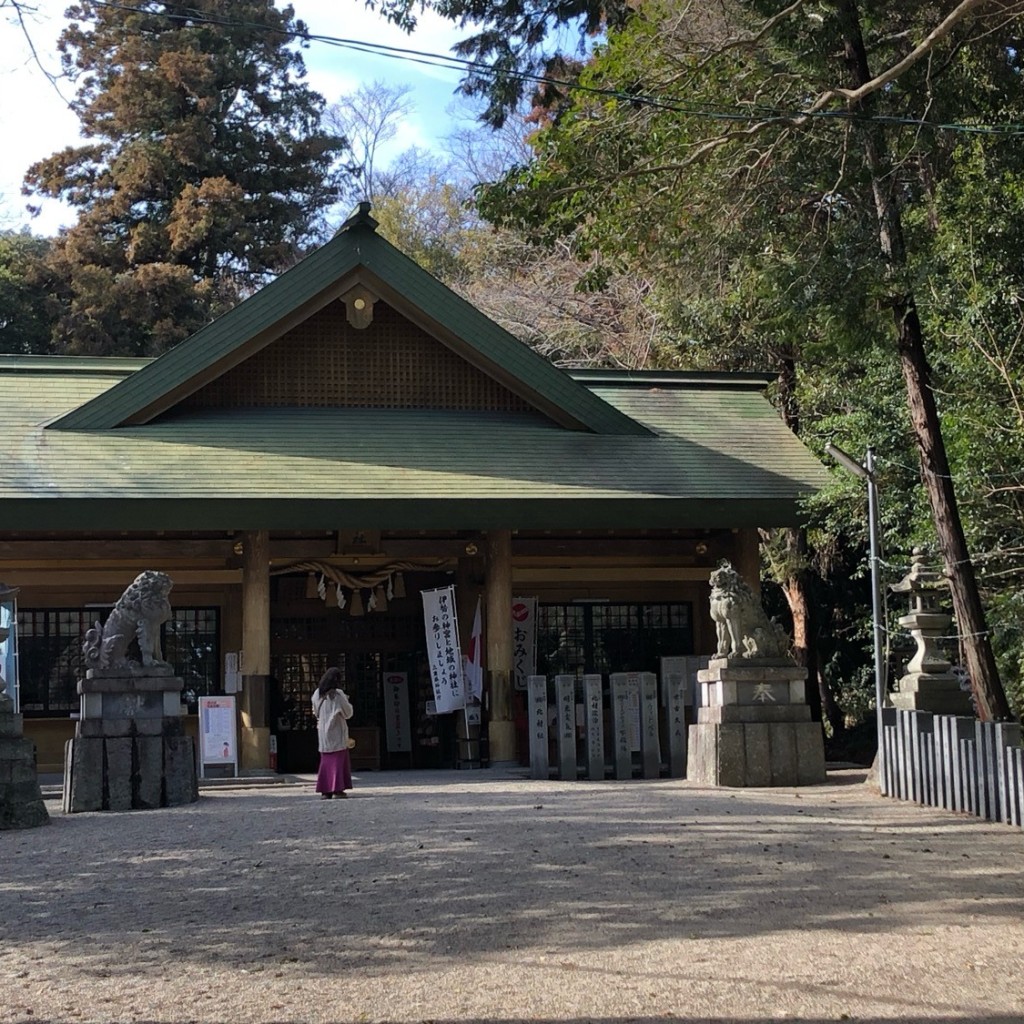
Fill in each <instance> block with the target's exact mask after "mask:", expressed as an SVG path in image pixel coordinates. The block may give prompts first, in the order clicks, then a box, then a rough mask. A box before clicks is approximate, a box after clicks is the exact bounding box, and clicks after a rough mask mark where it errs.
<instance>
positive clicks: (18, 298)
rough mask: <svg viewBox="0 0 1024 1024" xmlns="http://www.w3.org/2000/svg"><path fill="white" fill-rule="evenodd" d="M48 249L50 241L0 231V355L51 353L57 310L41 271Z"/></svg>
mask: <svg viewBox="0 0 1024 1024" xmlns="http://www.w3.org/2000/svg"><path fill="white" fill-rule="evenodd" d="M49 250H50V240H49V239H48V238H39V237H37V236H36V235H33V234H30V233H29V232H28V231H20V232H13V231H3V232H0V352H7V353H11V354H17V355H43V354H46V353H48V352H50V351H51V331H52V324H53V314H54V309H53V308H52V303H51V301H50V296H49V290H48V289H47V287H46V285H45V274H44V273H43V270H42V266H43V261H44V260H45V258H46V255H47V253H48V252H49Z"/></svg>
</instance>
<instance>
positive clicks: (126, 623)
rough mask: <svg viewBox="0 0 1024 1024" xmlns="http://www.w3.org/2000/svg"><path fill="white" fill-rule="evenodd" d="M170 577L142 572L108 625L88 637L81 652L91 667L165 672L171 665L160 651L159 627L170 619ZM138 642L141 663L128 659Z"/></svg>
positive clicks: (126, 592)
mask: <svg viewBox="0 0 1024 1024" xmlns="http://www.w3.org/2000/svg"><path fill="white" fill-rule="evenodd" d="M173 585H174V584H173V583H172V582H171V578H170V576H168V575H167V574H166V573H162V572H153V571H152V570H147V571H146V572H143V573H139V575H138V576H136V577H135V580H134V581H133V582H132V583H131V584H130V585H129V587H128V589H127V590H126V591H125V592H124V593H123V594H122V595H121V597H120V598H119V599H118V601H117V604H115V605H114V609H113V611H112V612H111V613H110V615H109V617H108V618H107V621H106V622H105V623H102V624H101V623H99V622H97V623H96V624H95V625H94V626H93V628H92V629H90V630H89V631H88V632H87V633H86V634H85V641H84V643H83V644H82V653H83V654H84V655H85V662H86V665H87V666H88V667H89V668H99V669H105V668H106V669H123V668H128V669H133V668H134V669H138V668H140V667H141V668H146V669H164V668H169V667H170V666H169V665H168V664H167V662H166V661H164V660H163V655H162V654H161V651H160V627H161V626H162V625H163V624H164V623H165V622H166V621H167V620H168V619H169V618H170V617H171V601H170V596H169V595H170V593H171V587H172V586H173ZM132 641H137V643H138V648H139V656H140V659H141V660H140V661H136V660H135V659H134V658H131V657H129V651H130V649H131V644H132Z"/></svg>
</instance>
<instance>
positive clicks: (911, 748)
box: [879, 708, 1024, 828]
mask: <svg viewBox="0 0 1024 1024" xmlns="http://www.w3.org/2000/svg"><path fill="white" fill-rule="evenodd" d="M882 732H883V737H882V742H883V744H884V745H883V758H882V773H881V778H880V780H879V781H880V785H881V790H882V793H883V794H884V795H885V796H891V797H893V798H895V799H897V800H911V801H913V802H915V803H919V804H925V805H927V806H930V807H941V808H944V809H945V810H948V811H961V812H963V813H965V814H973V815H976V816H977V817H979V818H987V819H988V820H989V821H1003V822H1006V824H1008V825H1014V826H1016V827H1018V828H1024V747H1022V746H1021V727H1020V726H1019V725H1018V724H1016V723H1015V722H979V721H976V720H975V719H973V718H961V717H958V716H955V715H933V714H931V713H930V712H927V711H899V710H897V709H895V708H886V709H885V710H883V712H882Z"/></svg>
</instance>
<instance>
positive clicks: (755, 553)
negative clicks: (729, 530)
mask: <svg viewBox="0 0 1024 1024" xmlns="http://www.w3.org/2000/svg"><path fill="white" fill-rule="evenodd" d="M735 538H736V544H735V551H736V561H735V564H734V565H733V568H734V569H735V570H736V571H737V572H738V573H739V574H740V576H741V577H742V578H743V582H744V583H746V584H747V586H749V587H750V589H751V590H752V591H753V592H754V593H755V594H760V593H761V536H760V534H759V533H758V532H757V530H753V529H744V530H737V531H736V534H735Z"/></svg>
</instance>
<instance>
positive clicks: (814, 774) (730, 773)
mask: <svg viewBox="0 0 1024 1024" xmlns="http://www.w3.org/2000/svg"><path fill="white" fill-rule="evenodd" d="M806 677H807V672H806V670H805V669H803V668H800V667H799V666H797V665H795V664H793V662H792V660H791V659H783V658H779V659H759V660H756V661H754V660H748V659H744V658H742V657H740V658H736V657H732V658H712V659H711V661H710V663H709V665H708V667H707V668H706V669H702V670H701V671H700V672H698V673H697V679H698V682H699V684H700V688H701V698H702V699H701V707H700V708H699V709H698V711H697V723H696V725H692V726H690V742H689V752H688V757H687V767H686V775H687V778H688V779H690V780H691V781H693V782H699V783H703V784H705V785H711V786H809V785H814V784H816V783H819V782H824V781H825V744H824V738H823V736H822V731H821V725H820V724H819V723H818V722H815V721H813V720H812V719H811V710H810V708H809V707H808V706H807V703H806V698H805V692H804V687H805V680H806Z"/></svg>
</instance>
